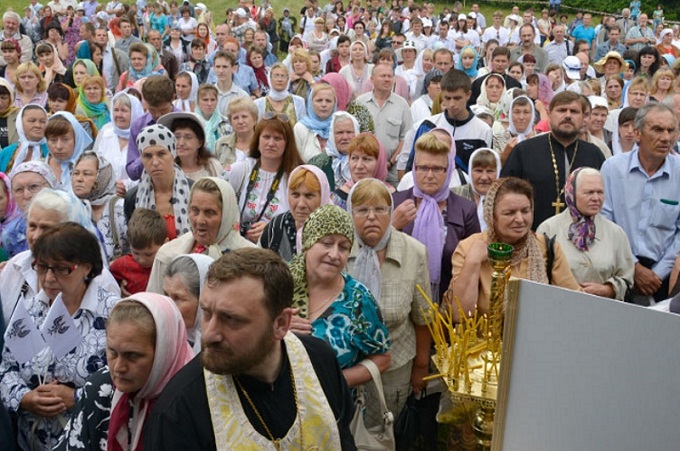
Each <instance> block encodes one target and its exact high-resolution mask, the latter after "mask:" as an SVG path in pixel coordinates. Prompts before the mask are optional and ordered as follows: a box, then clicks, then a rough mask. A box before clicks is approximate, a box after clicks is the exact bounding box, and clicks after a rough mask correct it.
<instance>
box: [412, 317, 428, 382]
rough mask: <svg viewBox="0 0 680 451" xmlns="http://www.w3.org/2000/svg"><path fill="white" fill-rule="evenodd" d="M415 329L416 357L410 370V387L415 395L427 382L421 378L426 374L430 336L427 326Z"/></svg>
mask: <svg viewBox="0 0 680 451" xmlns="http://www.w3.org/2000/svg"><path fill="white" fill-rule="evenodd" d="M415 329H416V357H415V358H414V359H413V369H411V387H412V388H413V392H414V393H415V394H416V395H417V394H418V393H420V392H421V391H422V390H423V389H425V387H426V386H427V381H424V380H423V378H424V377H425V376H427V373H428V371H427V370H428V365H429V363H430V345H431V344H432V335H430V330H429V329H428V328H427V326H415Z"/></svg>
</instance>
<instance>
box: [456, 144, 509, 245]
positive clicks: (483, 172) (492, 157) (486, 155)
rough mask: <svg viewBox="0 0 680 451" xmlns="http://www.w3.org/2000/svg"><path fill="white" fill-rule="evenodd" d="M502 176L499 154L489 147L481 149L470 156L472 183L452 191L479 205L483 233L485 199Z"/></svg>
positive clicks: (469, 171) (484, 227)
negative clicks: (492, 185) (490, 188)
mask: <svg viewBox="0 0 680 451" xmlns="http://www.w3.org/2000/svg"><path fill="white" fill-rule="evenodd" d="M500 175H501V160H500V157H499V156H498V154H497V153H496V152H494V151H493V150H492V149H489V148H488V147H481V148H479V149H477V150H475V151H474V152H472V155H470V167H469V168H468V176H469V177H470V183H466V184H465V185H461V186H456V187H455V188H453V189H452V191H453V193H454V194H457V195H458V196H460V197H464V198H465V199H469V200H471V201H473V202H474V203H475V205H477V219H479V226H480V228H481V230H482V232H483V231H484V230H486V223H485V222H484V198H485V197H486V193H487V192H488V191H489V187H490V186H491V184H492V183H493V182H495V181H496V179H498V177H500Z"/></svg>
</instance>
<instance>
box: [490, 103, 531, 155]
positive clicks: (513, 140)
mask: <svg viewBox="0 0 680 451" xmlns="http://www.w3.org/2000/svg"><path fill="white" fill-rule="evenodd" d="M535 123H536V109H535V108H534V102H532V101H531V99H530V98H529V97H527V96H525V95H521V96H517V97H515V98H514V99H512V102H511V103H510V108H509V110H508V129H507V130H506V131H505V133H504V134H503V137H502V139H500V140H497V144H498V145H499V146H500V145H502V142H505V147H504V148H503V149H500V154H501V163H505V161H506V160H507V159H508V157H509V156H510V153H512V149H514V148H515V146H516V145H517V144H519V143H521V142H522V141H524V140H525V139H529V138H532V137H534V136H535V134H536V132H534V124H535Z"/></svg>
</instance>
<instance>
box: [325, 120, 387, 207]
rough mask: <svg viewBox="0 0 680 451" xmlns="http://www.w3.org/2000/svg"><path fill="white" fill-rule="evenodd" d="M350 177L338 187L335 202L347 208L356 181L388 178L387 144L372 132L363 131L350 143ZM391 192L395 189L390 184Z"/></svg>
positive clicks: (334, 196) (334, 193) (334, 197)
mask: <svg viewBox="0 0 680 451" xmlns="http://www.w3.org/2000/svg"><path fill="white" fill-rule="evenodd" d="M348 155H349V173H350V178H349V180H347V181H346V182H345V184H344V185H342V186H339V187H336V189H335V191H334V192H333V202H334V203H335V205H338V206H340V207H342V208H344V209H346V208H347V197H348V195H349V192H350V190H351V189H352V187H353V186H354V184H355V183H356V182H358V181H359V180H361V179H366V178H375V179H378V180H380V181H382V182H385V180H386V179H387V152H386V151H385V146H383V144H382V143H381V142H380V141H379V140H378V138H376V137H375V136H374V135H373V134H372V133H361V134H359V135H358V136H356V137H354V138H353V139H352V140H351V141H350V143H349V144H348ZM388 189H390V192H392V191H393V190H394V187H392V186H391V185H390V186H388Z"/></svg>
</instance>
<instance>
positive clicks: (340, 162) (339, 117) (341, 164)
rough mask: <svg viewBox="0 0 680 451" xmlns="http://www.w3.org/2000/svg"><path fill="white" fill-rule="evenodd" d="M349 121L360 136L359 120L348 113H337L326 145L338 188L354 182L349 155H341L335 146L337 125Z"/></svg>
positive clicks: (355, 132) (334, 115) (334, 114)
mask: <svg viewBox="0 0 680 451" xmlns="http://www.w3.org/2000/svg"><path fill="white" fill-rule="evenodd" d="M347 119H349V120H351V121H352V125H353V126H354V134H355V135H358V134H359V122H358V121H357V119H356V118H355V117H354V116H353V115H351V114H349V113H348V112H346V111H336V112H335V113H333V118H332V119H331V130H330V133H329V134H328V143H327V144H326V154H327V155H328V156H329V157H331V165H332V166H333V175H334V176H335V186H336V187H340V186H342V185H344V184H345V182H347V181H349V180H352V175H351V174H350V172H349V155H348V154H346V153H345V154H342V153H340V152H339V151H338V150H337V146H336V144H335V123H336V122H338V121H343V120H347ZM341 182H342V183H341Z"/></svg>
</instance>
